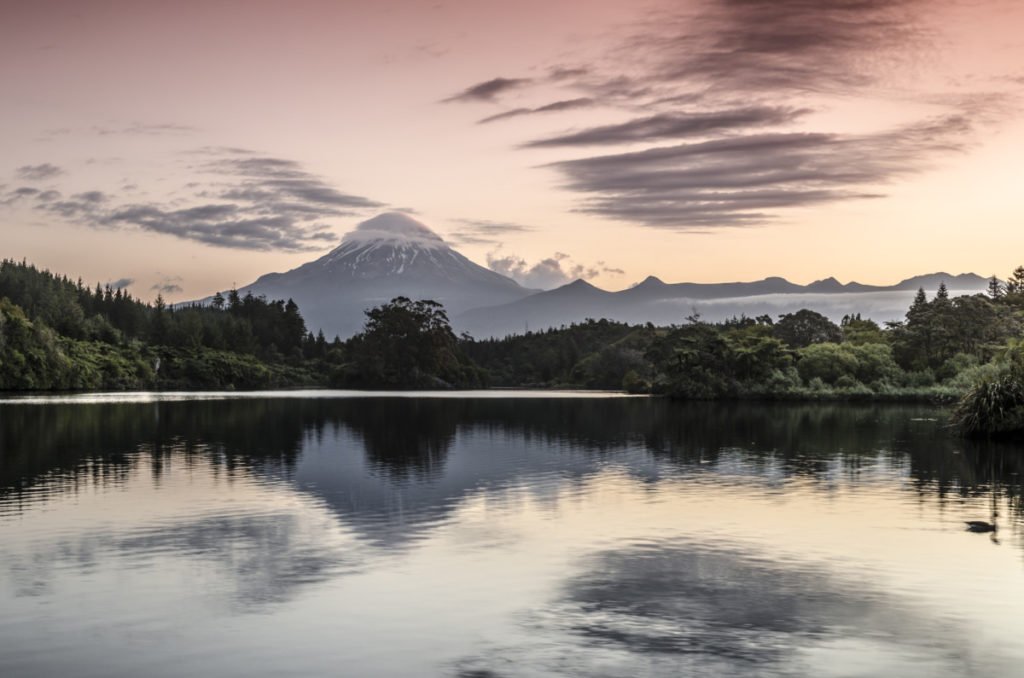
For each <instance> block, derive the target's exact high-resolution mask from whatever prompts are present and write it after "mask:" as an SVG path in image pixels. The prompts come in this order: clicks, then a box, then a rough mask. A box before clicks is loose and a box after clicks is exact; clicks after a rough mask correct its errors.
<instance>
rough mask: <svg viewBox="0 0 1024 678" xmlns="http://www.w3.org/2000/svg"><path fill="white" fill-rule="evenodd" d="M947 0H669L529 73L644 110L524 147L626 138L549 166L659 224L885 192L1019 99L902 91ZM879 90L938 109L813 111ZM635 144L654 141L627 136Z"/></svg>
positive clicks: (773, 214)
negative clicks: (899, 80)
mask: <svg viewBox="0 0 1024 678" xmlns="http://www.w3.org/2000/svg"><path fill="white" fill-rule="evenodd" d="M935 7H936V4H935V3H934V2H926V0H829V1H827V2H821V1H818V0H773V1H772V2H766V1H764V0H695V2H693V3H686V4H672V5H668V4H666V6H665V7H663V8H662V9H660V10H657V11H654V12H651V13H649V14H648V15H647V18H646V20H645V21H644V22H642V23H639V24H635V25H633V26H632V27H629V28H628V29H627V30H626V31H625V32H624V35H625V37H624V38H623V39H621V40H620V41H619V42H618V43H617V44H614V45H613V46H612V47H610V48H609V49H608V50H607V51H606V52H605V53H604V54H603V55H599V56H598V57H597V58H594V59H591V60H590V62H589V63H588V64H587V65H586V66H579V67H577V66H573V65H565V64H562V65H559V66H556V67H550V68H548V69H547V76H546V77H544V78H539V79H537V80H532V81H530V82H529V83H524V84H523V86H525V84H529V85H530V86H531V87H532V88H533V89H534V90H538V91H539V90H543V91H544V92H545V93H548V94H549V95H550V92H551V91H555V92H559V93H561V92H565V91H572V92H574V93H575V94H577V95H579V94H581V93H582V94H584V95H585V96H583V97H581V98H577V99H564V100H562V101H567V102H569V101H591V102H600V104H601V106H602V107H603V108H611V109H614V108H619V109H621V110H623V111H626V112H628V113H629V114H630V116H631V117H630V118H626V121H625V122H620V123H617V124H605V125H601V126H591V127H584V128H582V129H572V130H569V131H566V132H562V133H560V134H552V135H548V136H543V137H539V138H534V139H532V140H527V141H525V142H524V143H523V144H521V146H520V147H521V148H546V149H559V148H565V149H570V150H574V149H580V148H584V147H612V148H614V147H616V146H618V147H620V148H618V149H614V151H615V152H607V153H605V154H599V155H594V156H592V157H583V158H580V157H570V158H567V159H565V160H562V161H556V162H553V163H549V164H547V165H546V167H549V168H553V169H555V170H557V171H558V172H560V173H561V174H562V176H563V177H564V179H565V183H564V187H566V188H568V189H569V190H572V191H574V192H577V193H578V194H580V195H581V196H582V200H581V202H580V204H579V207H578V211H581V212H585V213H590V214H595V215H599V216H603V217H608V218H613V219H616V220H621V221H627V222H632V223H637V224H641V225H645V226H651V227H661V228H670V229H677V230H686V231H694V230H703V231H711V230H713V229H714V228H717V227H736V226H746V225H755V224H763V223H766V222H769V221H772V220H775V219H778V218H780V217H781V216H782V215H784V214H785V212H786V210H788V209H790V208H796V207H806V206H814V205H823V204H828V203H835V202H839V201H847V200H860V199H864V198H873V197H882V196H884V195H885V192H886V190H885V189H886V185H887V184H889V183H891V182H892V181H894V180H896V179H898V178H900V177H905V176H907V175H910V174H912V173H916V172H921V171H924V170H926V169H928V168H930V167H932V166H934V164H935V163H936V162H937V161H938V160H940V159H941V157H942V155H943V154H945V153H949V152H952V151H958V150H963V149H965V148H968V147H969V146H970V144H971V143H972V141H973V139H974V138H975V134H976V130H977V128H978V127H979V126H981V125H984V124H990V123H991V122H992V121H993V120H994V119H998V118H999V117H1000V116H1002V117H1005V116H1006V115H1007V112H1008V110H1009V109H1010V108H1011V107H1010V106H1007V102H1006V98H1005V97H1000V96H993V95H992V93H984V92H982V93H977V94H973V95H972V96H971V97H969V98H965V97H963V96H957V95H956V94H955V93H953V92H952V91H951V92H935V91H925V90H924V89H914V88H913V86H912V85H911V87H910V88H909V89H904V90H900V92H899V93H898V94H894V93H893V88H892V78H893V77H895V76H896V75H898V74H899V73H900V72H901V69H902V70H903V71H905V70H906V67H907V66H908V65H913V64H915V59H916V57H917V55H919V54H921V52H922V50H925V49H935V48H936V45H939V44H941V40H938V39H936V37H935V36H933V35H932V34H931V33H930V32H929V29H926V28H925V27H924V26H925V22H923V21H920V18H921V17H922V16H924V15H930V14H931V13H932V12H933V10H934V9H935ZM916 63H920V62H919V61H918V62H916ZM951 87H952V86H951ZM467 91H468V90H467ZM531 94H536V92H531ZM552 96H554V95H552ZM823 97H828V99H827V104H825V103H824V102H825V101H826V99H825V98H823ZM865 97H874V98H877V99H883V100H884V99H888V100H890V101H891V102H892V103H893V104H894V105H896V106H902V105H904V104H906V103H907V102H908V101H915V102H917V103H919V104H922V109H924V107H925V106H927V107H930V108H931V112H930V113H928V114H926V115H928V116H929V117H923V116H922V117H920V118H918V119H917V120H916V121H915V120H913V119H911V121H910V122H906V123H903V124H901V125H899V126H894V127H890V128H887V129H885V128H883V129H878V130H875V131H858V132H856V133H853V132H849V131H841V130H834V129H829V128H828V127H824V128H822V125H823V124H828V123H827V122H824V119H823V118H821V117H817V118H816V117H814V116H812V115H811V113H812V112H815V111H816V110H817V109H819V108H823V107H824V106H825V105H827V106H829V107H830V108H832V109H833V110H834V109H835V108H836V107H842V106H843V105H844V104H845V103H846V102H855V101H858V100H863V98H865ZM542 109H543V107H542V108H536V109H535V108H523V107H521V108H514V109H511V110H508V111H504V112H501V113H498V114H496V115H492V116H489V117H487V118H484V119H482V120H480V121H479V122H480V123H490V122H494V121H498V120H513V119H516V118H518V117H520V116H525V115H532V114H534V113H537V112H541V110H542ZM638 110H642V111H644V114H643V115H642V116H638V115H637V113H636V111H638ZM903 110H905V111H910V109H909V108H904V109H903ZM683 141H685V142H686V143H680V142H683ZM637 144H642V145H643V146H645V147H646V148H644V149H643V150H633V149H629V152H626V149H623V148H621V147H623V146H627V145H629V146H634V147H635V146H636V145H637Z"/></svg>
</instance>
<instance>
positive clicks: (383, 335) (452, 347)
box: [0, 260, 1024, 418]
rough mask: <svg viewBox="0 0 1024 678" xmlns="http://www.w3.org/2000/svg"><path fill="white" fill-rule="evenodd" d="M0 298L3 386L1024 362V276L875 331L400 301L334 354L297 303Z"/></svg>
mask: <svg viewBox="0 0 1024 678" xmlns="http://www.w3.org/2000/svg"><path fill="white" fill-rule="evenodd" d="M0 300H2V301H0V389H8V390H53V389H77V388H151V387H154V386H155V387H161V388H192V387H197V388H232V387H234V388H269V387H284V386H336V387H352V388H476V387H485V386H499V387H539V388H551V387H568V388H599V389H625V390H628V391H632V392H637V393H654V394H662V395H667V396H671V397H677V398H689V399H714V398H737V397H738V398H830V397H839V398H866V399H872V398H908V397H915V398H921V397H929V398H947V399H951V398H956V397H960V396H962V395H963V394H965V393H967V392H968V391H969V390H970V389H971V388H972V387H974V386H976V385H978V384H987V385H989V386H990V385H991V384H993V383H997V382H998V383H1002V382H1000V380H1003V381H1006V380H1009V382H1007V383H1012V382H1013V380H1014V379H1016V378H1017V377H1015V376H1014V375H1015V374H1017V372H1014V370H1015V369H1017V368H1014V365H1018V364H1021V365H1024V359H1022V358H1021V356H1022V354H1024V341H1022V339H1024V320H1022V319H1024V267H1018V268H1017V269H1016V270H1015V271H1013V272H1012V273H1011V275H1010V276H1009V277H1008V278H1007V279H1006V280H999V279H996V278H993V279H992V280H991V281H990V284H989V290H988V293H987V294H976V295H969V296H960V297H955V298H951V297H950V296H949V293H948V290H947V289H946V287H945V285H944V284H943V285H940V286H939V288H938V289H937V290H936V291H935V292H934V294H933V295H932V297H931V298H929V296H928V294H926V292H925V291H924V290H923V289H921V290H918V292H917V295H916V296H915V298H914V300H913V302H912V303H911V305H910V307H909V308H908V310H907V312H906V315H905V317H904V319H903V320H901V321H898V322H890V323H885V324H884V325H879V324H877V323H875V322H874V321H872V320H868V319H863V318H861V317H860V315H857V314H855V315H849V316H846V317H844V318H843V319H842V321H841V322H839V323H838V324H837V323H834V322H832V321H831V320H829V319H828V318H827V317H825V316H823V315H822V314H820V313H817V312H815V311H812V310H809V309H804V310H801V311H797V312H795V313H788V314H782V315H780V316H779V317H778V318H772V317H770V316H767V315H763V316H758V317H756V318H748V317H745V316H740V317H737V318H732V319H730V320H727V321H725V322H720V323H708V322H705V321H703V320H702V319H701V318H700V317H699V316H698V315H696V314H695V315H693V316H691V317H688V318H686V319H685V320H683V321H682V322H680V323H679V324H677V325H671V326H668V327H655V326H654V325H651V324H646V325H629V324H626V323H620V322H615V321H611V320H606V319H600V320H595V319H588V320H586V321H584V322H582V323H573V324H570V325H568V326H564V327H560V328H552V329H548V330H544V331H540V332H527V333H525V334H522V335H511V336H507V337H504V338H500V339H499V338H491V339H481V340H476V339H474V338H472V337H470V336H468V335H463V336H461V337H459V336H456V335H455V334H454V332H453V330H452V328H451V325H450V322H449V319H448V316H447V314H446V312H445V310H444V308H443V306H442V305H441V304H438V303H437V302H434V301H431V300H415V301H414V300H411V299H409V298H406V297H398V298H396V299H393V300H392V301H391V302H389V303H387V304H382V305H381V306H378V307H376V308H372V309H369V310H367V311H366V316H367V318H366V324H365V327H364V329H363V331H362V332H361V333H359V334H357V335H356V336H354V337H351V338H349V339H348V340H346V341H341V340H339V339H338V338H336V337H335V338H334V339H333V340H331V341H328V340H327V339H326V337H324V335H323V333H322V332H320V333H318V334H316V335H314V334H313V333H311V332H309V331H308V330H307V328H306V326H305V322H304V320H303V318H302V315H301V313H300V311H299V308H298V307H297V305H296V304H295V303H294V302H293V301H291V300H287V301H282V300H275V301H270V300H267V299H265V298H263V297H256V296H253V295H252V294H246V295H244V296H240V295H239V293H238V292H237V291H231V292H229V293H228V295H227V297H226V298H225V297H223V296H221V295H220V294H217V295H215V296H214V297H213V299H212V301H211V303H209V304H206V305H191V306H187V307H178V308H173V307H169V306H168V305H167V304H165V303H164V302H163V300H162V298H160V297H157V299H156V301H155V302H154V303H145V302H142V301H140V300H137V299H135V298H133V297H132V296H131V295H130V294H128V293H127V292H125V291H123V290H114V289H111V288H110V287H109V286H108V287H102V286H96V287H95V288H88V287H86V286H84V285H83V284H82V282H81V281H80V280H79V281H74V282H73V281H71V280H69V279H67V278H66V277H60V276H56V275H53V274H51V273H49V272H47V271H40V270H38V269H36V268H35V267H34V266H31V265H29V264H26V263H25V262H20V263H18V262H14V261H9V260H4V261H3V262H2V263H0ZM1020 373H1021V374H1024V368H1021V369H1020ZM1018 381H1019V379H1018ZM1001 392H1002V393H1004V394H1005V393H1011V392H1012V389H1003V391H1001ZM992 397H993V396H992V393H991V392H990V393H989V399H990V400H991V399H992ZM1007 397H1009V396H1007ZM1022 398H1024V396H1022ZM993 402H994V401H993ZM1007 402H1009V401H1007ZM976 418H977V417H976Z"/></svg>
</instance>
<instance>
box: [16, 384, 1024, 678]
mask: <svg viewBox="0 0 1024 678" xmlns="http://www.w3.org/2000/svg"><path fill="white" fill-rule="evenodd" d="M438 395H439V394H433V395H432V396H431V395H425V396H417V397H409V396H403V397H397V396H386V397H383V396H376V397H361V396H359V395H358V394H354V393H330V392H316V393H292V394H287V395H286V396H282V395H274V394H249V395H247V396H244V397H235V396H230V395H223V396H217V395H209V394H206V395H203V396H197V397H194V396H188V395H175V396H166V397H165V396H156V395H146V394H141V395H138V394H136V395H130V396H101V397H95V396H86V397H81V396H79V397H63V398H60V397H58V398H27V399H25V398H22V399H3V400H0V676H4V677H5V678H15V677H19V676H33V677H35V676H43V677H46V676H97V677H101V676H102V677H112V676H125V677H129V676H130V677H133V678H135V677H138V676H186V675H189V676H214V677H219V676H246V677H251V676H466V677H470V676H475V677H484V676H508V677H513V676H623V677H627V676H647V675H650V676H678V675H687V676H815V677H831V676H872V677H875V676H900V677H901V678H902V677H908V676H929V677H932V676H979V677H980V676H985V677H1001V676H1021V675H1022V674H1024V640H1022V639H1021V633H1020V629H1021V628H1022V627H1024V539H1022V529H1021V528H1022V515H1024V512H1022V509H1024V505H1022V502H1021V475H1020V474H1021V473H1024V449H1021V448H1020V447H1014V446H996V445H983V444H965V443H963V442H961V441H957V440H955V439H953V438H951V437H949V436H948V435H947V433H946V432H945V431H944V430H943V425H944V416H945V415H944V413H943V411H942V410H940V409H937V408H931V407H927V406H855V405H816V406H807V405H756V404H685V405H684V404H678V403H669V402H663V401H659V400H649V399H642V398H640V399H637V398H609V397H599V396H598V395H597V394H592V395H590V396H583V397H577V396H574V397H567V396H566V394H559V395H560V396H561V397H536V394H534V397H523V396H525V395H528V394H516V393H498V394H496V393H493V392H489V393H487V394H475V395H473V396H472V397H466V396H464V395H463V396H458V395H456V396H453V395H452V394H445V395H444V397H438ZM483 396H486V397H483ZM993 512H997V513H998V516H997V517H996V518H995V520H996V522H997V524H998V528H999V529H998V531H997V532H996V533H995V534H994V535H993V534H974V533H970V532H966V531H964V523H963V521H965V520H975V519H978V520H991V519H992V517H993Z"/></svg>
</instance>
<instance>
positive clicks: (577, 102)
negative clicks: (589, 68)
mask: <svg viewBox="0 0 1024 678" xmlns="http://www.w3.org/2000/svg"><path fill="white" fill-rule="evenodd" d="M593 105H594V100H593V99H591V98H590V97H581V98H578V99H566V100H563V101H555V102H553V103H550V104H546V105H544V106H538V107H537V108H513V109H512V110H510V111H505V112H504V113H498V114H496V115H491V116H488V117H486V118H483V119H481V120H478V121H477V124H479V125H484V124H487V123H489V122H496V121H498V120H507V119H508V118H517V117H520V116H524V115H534V114H536V113H555V112H558V111H568V110H573V109H577V108H587V107H590V106H593Z"/></svg>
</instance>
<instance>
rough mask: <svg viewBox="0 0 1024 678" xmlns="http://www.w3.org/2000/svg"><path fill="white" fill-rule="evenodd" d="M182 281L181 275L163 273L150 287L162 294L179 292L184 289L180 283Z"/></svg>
mask: <svg viewBox="0 0 1024 678" xmlns="http://www.w3.org/2000/svg"><path fill="white" fill-rule="evenodd" d="M158 275H159V272H158ZM181 282H182V279H181V276H177V275H162V276H161V277H160V280H159V281H158V282H157V283H156V284H155V285H153V286H152V287H150V288H149V289H151V290H153V291H154V292H159V293H160V294H177V293H178V292H181V291H182V287H181V285H180V284H179V283H181Z"/></svg>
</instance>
